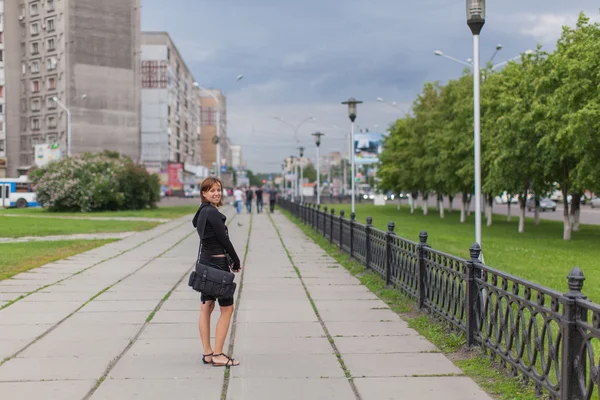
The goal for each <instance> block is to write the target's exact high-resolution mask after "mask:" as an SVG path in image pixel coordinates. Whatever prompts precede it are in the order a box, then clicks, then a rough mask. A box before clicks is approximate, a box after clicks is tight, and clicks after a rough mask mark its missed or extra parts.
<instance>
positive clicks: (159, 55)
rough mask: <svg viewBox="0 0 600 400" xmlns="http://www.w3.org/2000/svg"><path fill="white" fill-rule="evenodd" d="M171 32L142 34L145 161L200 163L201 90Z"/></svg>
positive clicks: (143, 146)
mask: <svg viewBox="0 0 600 400" xmlns="http://www.w3.org/2000/svg"><path fill="white" fill-rule="evenodd" d="M194 83H195V80H194V76H193V75H192V73H191V72H190V70H189V68H188V67H187V65H186V63H185V61H184V60H183V57H182V56H181V54H180V53H179V51H178V50H177V47H176V46H175V44H174V43H173V41H172V39H171V37H170V36H169V34H168V33H167V32H143V33H142V75H141V84H142V161H144V162H147V163H163V164H164V165H165V166H166V163H168V162H174V163H186V164H190V165H199V164H200V159H201V153H200V148H201V146H200V118H201V116H200V95H199V93H200V90H199V89H198V88H197V87H196V86H195V85H194Z"/></svg>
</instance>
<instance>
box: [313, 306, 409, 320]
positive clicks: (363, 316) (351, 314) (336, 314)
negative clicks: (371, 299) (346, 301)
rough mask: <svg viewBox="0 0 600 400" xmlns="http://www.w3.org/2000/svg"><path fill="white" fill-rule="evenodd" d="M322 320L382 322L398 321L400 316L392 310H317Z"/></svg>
mask: <svg viewBox="0 0 600 400" xmlns="http://www.w3.org/2000/svg"><path fill="white" fill-rule="evenodd" d="M319 315H320V316H321V318H322V319H323V321H324V322H326V323H327V322H378V321H379V322H384V321H399V320H400V317H399V316H398V314H396V313H395V312H393V311H392V310H360V309H357V310H355V311H338V310H319Z"/></svg>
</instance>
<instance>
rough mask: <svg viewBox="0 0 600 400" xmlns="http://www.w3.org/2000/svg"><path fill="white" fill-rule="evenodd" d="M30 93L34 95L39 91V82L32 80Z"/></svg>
mask: <svg viewBox="0 0 600 400" xmlns="http://www.w3.org/2000/svg"><path fill="white" fill-rule="evenodd" d="M31 91H32V92H34V93H37V92H39V91H40V81H39V80H37V79H34V80H32V81H31Z"/></svg>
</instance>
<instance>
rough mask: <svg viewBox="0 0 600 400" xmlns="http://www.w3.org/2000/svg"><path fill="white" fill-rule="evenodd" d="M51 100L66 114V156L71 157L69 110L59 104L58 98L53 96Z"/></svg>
mask: <svg viewBox="0 0 600 400" xmlns="http://www.w3.org/2000/svg"><path fill="white" fill-rule="evenodd" d="M52 100H54V102H55V103H56V104H58V105H59V106H60V108H62V109H63V110H65V112H66V113H67V156H68V157H71V145H72V143H71V142H72V137H71V110H69V108H68V107H67V106H66V105H64V104H63V103H61V102H60V101H59V100H58V97H56V96H54V97H53V98H52Z"/></svg>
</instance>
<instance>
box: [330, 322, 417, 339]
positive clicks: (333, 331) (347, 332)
mask: <svg viewBox="0 0 600 400" xmlns="http://www.w3.org/2000/svg"><path fill="white" fill-rule="evenodd" d="M326 326H327V330H328V331H329V334H330V335H331V336H389V335H392V336H402V335H418V333H417V331H415V330H414V329H411V328H409V327H408V324H407V323H406V322H405V321H403V320H399V321H394V322H370V323H368V324H357V323H356V322H327V324H326Z"/></svg>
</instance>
